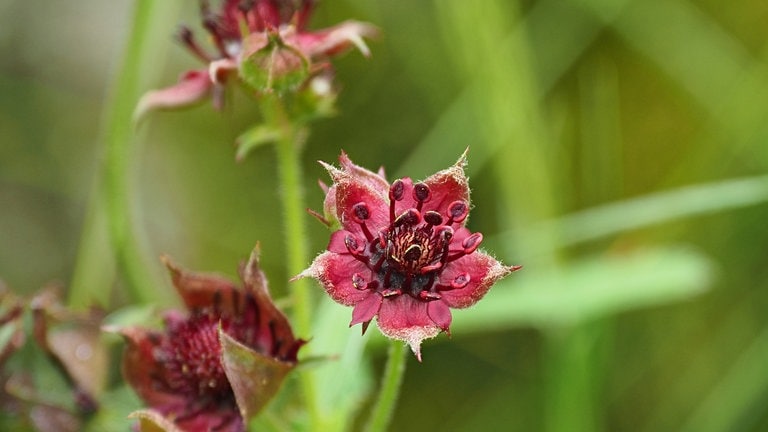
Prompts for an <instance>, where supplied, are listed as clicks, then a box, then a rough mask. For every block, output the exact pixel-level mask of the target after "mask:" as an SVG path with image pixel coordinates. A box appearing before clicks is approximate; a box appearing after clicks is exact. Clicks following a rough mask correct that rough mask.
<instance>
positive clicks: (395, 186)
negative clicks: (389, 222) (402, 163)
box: [389, 180, 405, 201]
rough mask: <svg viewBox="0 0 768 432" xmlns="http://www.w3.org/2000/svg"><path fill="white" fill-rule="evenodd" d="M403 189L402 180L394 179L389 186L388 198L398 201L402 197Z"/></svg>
mask: <svg viewBox="0 0 768 432" xmlns="http://www.w3.org/2000/svg"><path fill="white" fill-rule="evenodd" d="M404 190H405V184H403V181H402V180H395V181H394V182H393V183H392V186H390V187H389V199H390V200H392V201H400V200H401V199H403V191H404Z"/></svg>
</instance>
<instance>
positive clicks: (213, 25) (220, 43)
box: [203, 12, 229, 58]
mask: <svg viewBox="0 0 768 432" xmlns="http://www.w3.org/2000/svg"><path fill="white" fill-rule="evenodd" d="M203 27H205V29H206V30H208V33H210V34H211V37H212V38H213V43H214V44H215V45H216V49H218V50H219V54H221V56H222V57H224V58H226V57H229V56H228V55H227V48H226V47H225V46H224V40H223V39H222V37H221V34H220V33H219V24H218V22H217V20H216V16H215V15H213V14H211V13H210V12H209V13H208V14H206V15H204V17H203Z"/></svg>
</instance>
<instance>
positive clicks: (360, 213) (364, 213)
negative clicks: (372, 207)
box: [352, 202, 371, 224]
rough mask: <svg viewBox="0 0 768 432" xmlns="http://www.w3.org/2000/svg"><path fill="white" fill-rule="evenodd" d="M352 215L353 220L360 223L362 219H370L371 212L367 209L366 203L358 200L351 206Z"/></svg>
mask: <svg viewBox="0 0 768 432" xmlns="http://www.w3.org/2000/svg"><path fill="white" fill-rule="evenodd" d="M352 217H353V218H354V220H355V222H357V223H359V224H361V223H363V221H365V220H368V219H370V217H371V212H370V211H369V210H368V204H366V203H364V202H359V203H357V204H355V205H353V206H352Z"/></svg>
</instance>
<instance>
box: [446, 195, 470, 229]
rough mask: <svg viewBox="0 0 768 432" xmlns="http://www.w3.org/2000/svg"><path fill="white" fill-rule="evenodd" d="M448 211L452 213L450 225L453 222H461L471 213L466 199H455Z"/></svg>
mask: <svg viewBox="0 0 768 432" xmlns="http://www.w3.org/2000/svg"><path fill="white" fill-rule="evenodd" d="M448 212H449V213H450V214H451V217H450V219H449V220H448V225H450V224H452V223H461V222H463V221H464V219H466V218H467V215H468V214H469V206H468V205H467V203H466V202H464V201H454V202H452V203H451V205H449V206H448Z"/></svg>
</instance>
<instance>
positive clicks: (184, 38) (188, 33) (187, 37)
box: [179, 26, 213, 63]
mask: <svg viewBox="0 0 768 432" xmlns="http://www.w3.org/2000/svg"><path fill="white" fill-rule="evenodd" d="M179 40H180V41H181V43H183V44H184V46H186V47H187V49H189V50H190V51H191V52H192V54H194V55H195V56H197V58H199V59H200V60H202V61H204V62H206V63H210V62H211V61H213V59H212V58H211V56H209V55H208V53H206V52H205V50H203V49H202V48H201V47H200V45H198V43H197V41H196V40H195V36H194V34H193V33H192V30H190V29H189V27H186V26H182V27H181V28H180V29H179Z"/></svg>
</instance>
